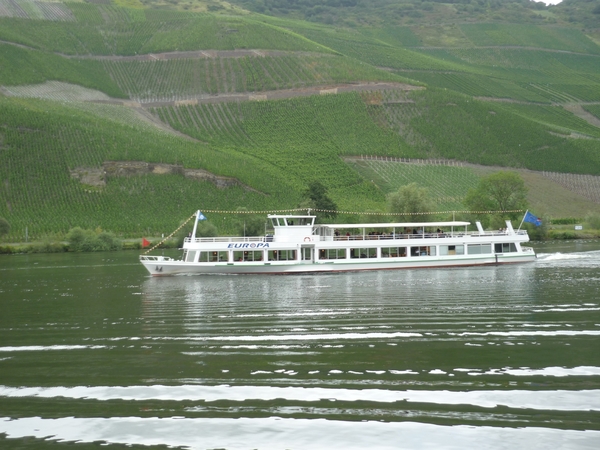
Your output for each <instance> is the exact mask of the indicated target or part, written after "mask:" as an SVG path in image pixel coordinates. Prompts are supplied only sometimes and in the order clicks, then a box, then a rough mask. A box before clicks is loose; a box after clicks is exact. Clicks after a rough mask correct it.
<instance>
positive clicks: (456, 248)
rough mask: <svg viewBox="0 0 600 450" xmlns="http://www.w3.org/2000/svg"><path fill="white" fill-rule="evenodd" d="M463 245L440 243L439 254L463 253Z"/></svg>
mask: <svg viewBox="0 0 600 450" xmlns="http://www.w3.org/2000/svg"><path fill="white" fill-rule="evenodd" d="M464 254H465V246H464V245H440V256H446V255H464Z"/></svg>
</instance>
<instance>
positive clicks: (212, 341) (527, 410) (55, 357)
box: [0, 241, 600, 450]
mask: <svg viewBox="0 0 600 450" xmlns="http://www.w3.org/2000/svg"><path fill="white" fill-rule="evenodd" d="M536 250H537V252H538V259H537V260H536V261H535V262H533V263H527V264H521V265H511V266H499V267H474V268H473V267H472V268H452V269H435V270H431V269H417V270H401V271H379V272H361V273H345V274H331V275H328V274H321V275H289V276H253V275H242V276H179V277H171V278H150V277H149V276H148V275H147V273H146V272H145V269H143V267H142V266H141V265H140V264H139V263H138V262H137V254H135V253H130V252H117V253H103V254H58V255H57V254H47V255H19V256H1V257H0V307H1V315H0V448H8V449H17V448H18V449H22V448H25V449H28V448H35V449H46V448H52V449H54V448H58V449H60V448H63V447H69V448H75V449H78V448H82V449H85V448H96V447H97V446H98V445H100V444H104V445H108V446H109V448H131V447H133V448H148V447H142V446H152V447H153V448H163V449H164V448H167V447H181V448H193V449H215V448H219V449H365V448H375V449H388V448H389V449H399V448H405V449H433V448H435V449H464V448H477V449H483V450H492V449H494V450H495V449H499V448H506V449H519V448H527V449H547V448H553V449H561V448H564V449H597V448H600V242H598V241H589V242H578V243H560V244H546V245H538V246H537V247H536Z"/></svg>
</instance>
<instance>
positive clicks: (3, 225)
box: [0, 217, 10, 236]
mask: <svg viewBox="0 0 600 450" xmlns="http://www.w3.org/2000/svg"><path fill="white" fill-rule="evenodd" d="M9 232H10V224H9V223H8V220H6V219H5V218H4V217H0V236H4V235H5V234H8V233H9Z"/></svg>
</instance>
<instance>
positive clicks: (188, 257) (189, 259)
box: [185, 250, 197, 262]
mask: <svg viewBox="0 0 600 450" xmlns="http://www.w3.org/2000/svg"><path fill="white" fill-rule="evenodd" d="M196 253H197V252H196V251H195V250H189V251H188V252H187V254H186V255H185V262H194V258H195V257H196Z"/></svg>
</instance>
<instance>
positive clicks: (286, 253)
mask: <svg viewBox="0 0 600 450" xmlns="http://www.w3.org/2000/svg"><path fill="white" fill-rule="evenodd" d="M268 260H269V261H295V260H296V250H269V252H268Z"/></svg>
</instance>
